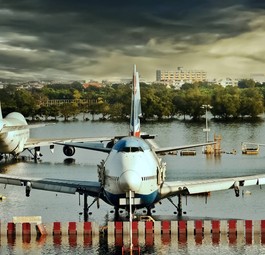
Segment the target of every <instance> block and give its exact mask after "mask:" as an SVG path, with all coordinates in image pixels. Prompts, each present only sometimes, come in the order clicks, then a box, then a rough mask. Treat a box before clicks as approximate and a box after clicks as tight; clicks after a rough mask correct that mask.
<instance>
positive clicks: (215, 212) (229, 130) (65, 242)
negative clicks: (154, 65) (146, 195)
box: [0, 121, 265, 254]
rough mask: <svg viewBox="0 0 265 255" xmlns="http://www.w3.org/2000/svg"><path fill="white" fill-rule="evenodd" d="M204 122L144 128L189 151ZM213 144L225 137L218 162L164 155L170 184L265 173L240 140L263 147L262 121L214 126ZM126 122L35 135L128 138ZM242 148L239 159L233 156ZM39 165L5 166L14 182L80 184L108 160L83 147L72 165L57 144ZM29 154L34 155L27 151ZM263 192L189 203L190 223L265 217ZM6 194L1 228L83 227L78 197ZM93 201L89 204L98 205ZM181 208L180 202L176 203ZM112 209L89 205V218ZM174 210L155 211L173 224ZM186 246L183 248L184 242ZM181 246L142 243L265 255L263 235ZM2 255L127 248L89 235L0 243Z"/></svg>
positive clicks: (167, 206) (104, 217)
mask: <svg viewBox="0 0 265 255" xmlns="http://www.w3.org/2000/svg"><path fill="white" fill-rule="evenodd" d="M203 128H204V123H201V124H195V123H190V122H186V123H185V122H182V121H174V122H167V123H156V124H143V125H142V129H143V130H144V131H146V132H148V133H151V134H157V135H158V136H157V139H156V141H157V143H158V144H159V145H161V146H170V145H183V144H191V143H199V142H204V141H205V133H203V132H202V129H203ZM210 128H211V133H210V139H211V138H212V137H213V134H214V133H216V134H218V135H219V134H220V135H221V136H222V141H221V147H222V149H223V151H224V152H227V153H223V154H221V156H219V157H215V156H206V155H204V154H202V153H201V149H196V151H197V153H196V156H180V155H166V156H164V157H163V158H164V160H165V161H166V162H167V177H166V179H167V180H190V179H192V180H195V179H205V178H218V177H221V178H222V177H232V176H243V175H254V174H262V173H264V172H265V148H262V147H261V148H260V153H259V154H258V155H251V156H249V155H242V154H241V142H243V141H249V142H260V143H265V137H264V133H265V124H264V122H258V123H229V124H227V123H214V122H210ZM127 131H128V124H127V123H110V122H90V121H88V122H83V121H78V122H69V123H64V122H59V123H58V124H56V125H50V126H46V127H43V128H39V129H34V130H33V133H32V136H34V137H73V136H76V137H77V136H78V137H82V136H93V137H95V136H106V135H107V136H112V135H123V134H127ZM232 150H236V151H237V153H236V154H235V155H234V154H229V152H230V151H232ZM41 153H42V154H43V157H42V159H41V161H40V162H38V163H34V162H33V161H28V160H27V161H19V162H8V163H3V162H2V163H1V171H2V173H6V174H10V175H16V176H31V177H40V178H42V177H43V178H44V177H50V178H64V179H74V180H97V164H98V163H99V162H100V161H101V159H104V158H105V157H106V155H105V154H104V153H99V152H93V151H85V150H81V149H77V151H76V154H75V155H74V157H73V159H67V158H66V157H65V156H64V154H63V152H62V147H60V146H55V152H54V154H52V153H51V152H50V151H49V149H48V148H43V149H41ZM24 155H27V156H28V155H29V154H28V153H26V152H25V153H24ZM264 189H265V186H264V187H263V186H254V187H247V188H243V189H242V190H240V197H238V198H237V197H235V193H234V191H233V190H226V191H220V192H212V193H211V194H210V195H209V196H207V197H206V196H192V197H183V198H182V199H183V200H182V204H183V211H184V213H185V214H184V218H187V219H198V218H199V219H212V218H217V219H252V220H260V219H265V205H264V203H263V201H264V197H265V195H264ZM0 195H2V196H4V197H5V198H6V199H4V200H2V201H1V202H0V219H1V223H6V222H10V221H12V219H13V216H24V215H25V216H28V215H34V216H41V217H42V221H43V222H44V223H45V222H54V221H59V222H69V221H76V222H80V221H83V214H82V212H83V198H82V196H80V197H79V196H78V195H68V194H60V193H52V192H46V191H39V190H32V192H31V195H30V197H29V198H28V197H26V196H25V190H24V188H21V187H16V186H6V187H5V185H0ZM92 201H93V198H89V201H88V203H92ZM173 201H174V202H175V203H177V198H176V199H175V198H173ZM112 210H113V208H112V207H110V206H109V205H107V204H105V203H104V202H100V209H97V206H96V204H94V205H93V206H92V207H91V210H90V212H91V213H92V214H91V215H90V216H89V220H91V221H95V222H97V223H98V224H99V225H101V226H102V225H105V224H106V222H107V221H109V220H112V219H113V213H112ZM174 212H176V208H175V207H174V206H173V205H172V204H171V203H170V202H169V201H168V200H165V201H164V200H163V201H162V203H161V204H158V205H157V206H156V208H155V212H154V213H153V214H154V216H155V217H158V218H161V219H175V217H176V215H175V214H174ZM182 241H183V242H182ZM182 241H180V240H179V239H178V238H177V239H176V238H175V237H170V238H166V239H164V238H163V237H160V238H155V239H154V242H153V243H152V242H151V243H149V244H150V245H148V244H146V240H141V239H139V247H140V248H141V253H142V254H262V253H265V249H264V245H263V243H262V242H261V238H260V237H253V239H252V240H251V244H249V243H247V242H246V239H245V237H243V238H237V239H236V241H234V242H230V241H229V239H228V238H227V237H226V236H224V237H220V239H219V240H218V241H217V242H213V240H212V237H211V236H207V237H206V236H202V237H201V240H200V239H199V241H198V239H197V240H196V239H195V238H194V237H191V238H187V240H182ZM0 250H1V254H73V253H74V254H120V252H121V247H120V246H119V245H117V244H115V243H113V242H111V241H109V240H106V237H103V238H97V239H95V240H94V239H93V240H92V241H85V240H84V238H83V237H81V238H80V237H79V236H78V237H77V238H76V240H70V239H69V237H63V238H62V240H60V241H58V240H57V241H55V240H54V238H53V237H46V239H39V240H37V239H36V238H31V239H30V240H27V241H26V240H24V241H23V240H22V238H21V239H19V238H16V239H15V240H13V241H11V240H8V239H6V238H3V237H2V238H1V246H0Z"/></svg>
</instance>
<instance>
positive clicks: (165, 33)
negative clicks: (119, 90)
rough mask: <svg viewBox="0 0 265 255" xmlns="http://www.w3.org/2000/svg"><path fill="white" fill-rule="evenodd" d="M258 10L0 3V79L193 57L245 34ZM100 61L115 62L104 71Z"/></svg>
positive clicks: (231, 5) (209, 4) (172, 4)
mask: <svg viewBox="0 0 265 255" xmlns="http://www.w3.org/2000/svg"><path fill="white" fill-rule="evenodd" d="M263 11H264V4H263V3H262V2H261V1H240V0H234V1H228V0H227V1H214V0H208V1H207V0H206V1H199V0H189V1H173V0H172V1H156V0H153V1H149V0H148V1H142V2H136V1H87V0H79V1H72V0H66V1H65V0H64V1H63V0H60V1H58V0H57V1H52V0H45V1H43V0H20V1H8V0H6V1H3V0H2V1H0V29H1V34H0V59H1V60H0V77H1V69H2V70H8V69H10V74H14V75H15V74H16V73H19V74H21V73H24V76H25V77H26V76H27V75H26V74H27V73H28V74H29V75H32V73H34V72H37V73H38V76H40V77H41V73H42V71H43V70H49V72H50V73H52V75H54V73H56V72H58V73H60V72H62V73H64V72H67V73H68V74H69V75H70V73H72V75H73V76H74V77H78V76H82V77H86V76H85V74H86V73H87V72H89V70H90V72H94V75H95V76H100V75H101V77H102V76H104V73H105V74H106V76H105V77H107V76H108V75H109V73H110V72H111V71H113V65H115V64H116V65H117V66H118V62H119V61H121V60H124V59H125V58H126V57H128V59H130V58H132V60H130V61H128V62H131V61H135V59H137V58H139V60H141V58H145V61H147V59H150V61H149V62H151V61H152V59H156V58H161V57H163V58H169V57H170V56H172V53H174V54H182V55H181V56H183V57H184V54H191V53H192V52H193V53H198V52H199V51H200V50H201V48H198V46H200V45H201V46H202V47H203V46H205V45H214V44H215V43H216V42H219V41H221V40H224V39H229V38H235V37H237V36H240V35H241V34H244V33H247V32H250V31H251V29H252V27H251V26H250V23H251V21H252V19H253V17H254V16H255V15H256V13H260V12H263ZM213 52H214V54H216V55H218V54H220V52H218V53H217V52H215V50H214V51H213ZM181 56H180V57H181ZM108 58H109V59H113V61H115V60H116V59H117V63H113V64H112V66H110V67H108V64H111V63H105V64H104V62H106V61H107V60H105V59H108ZM253 58H255V56H254V57H253ZM155 65H157V63H156V62H154V67H153V68H154V70H155V69H156V67H155ZM90 67H91V69H90ZM118 69H119V68H118ZM14 70H17V71H14ZM21 70H22V71H21ZM51 70H52V71H51ZM44 75H48V74H47V73H45V74H44ZM91 76H93V74H92V75H91Z"/></svg>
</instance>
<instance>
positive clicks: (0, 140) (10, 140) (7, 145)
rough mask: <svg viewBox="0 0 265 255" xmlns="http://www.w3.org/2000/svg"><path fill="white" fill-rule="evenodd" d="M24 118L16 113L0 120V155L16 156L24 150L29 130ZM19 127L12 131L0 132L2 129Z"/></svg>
mask: <svg viewBox="0 0 265 255" xmlns="http://www.w3.org/2000/svg"><path fill="white" fill-rule="evenodd" d="M27 125H28V124H27V121H26V120H25V118H24V116H23V115H22V114H20V113H18V112H12V113H10V114H8V115H7V116H6V117H5V118H4V119H1V120H0V154H13V155H17V154H19V153H21V152H22V151H23V150H24V145H25V143H26V141H27V140H28V138H29V128H25V126H27ZM15 126H16V127H19V126H21V129H20V128H17V129H14V130H12V131H8V132H1V131H2V128H4V127H15Z"/></svg>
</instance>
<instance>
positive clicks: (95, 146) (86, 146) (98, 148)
mask: <svg viewBox="0 0 265 255" xmlns="http://www.w3.org/2000/svg"><path fill="white" fill-rule="evenodd" d="M105 141H108V140H105ZM89 142H90V143H89ZM89 142H88V143H85V142H84V143H83V142H78V141H77V142H76V143H73V142H70V143H67V142H55V144H58V145H68V146H73V147H75V148H81V149H86V150H94V151H100V152H106V153H110V151H111V148H106V147H104V146H103V144H102V143H91V142H93V141H89ZM94 142H96V140H95V141H94Z"/></svg>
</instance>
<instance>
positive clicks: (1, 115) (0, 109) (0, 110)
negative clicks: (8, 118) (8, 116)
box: [0, 102, 3, 120]
mask: <svg viewBox="0 0 265 255" xmlns="http://www.w3.org/2000/svg"><path fill="white" fill-rule="evenodd" d="M2 119H3V114H2V106H1V102H0V120H2Z"/></svg>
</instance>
